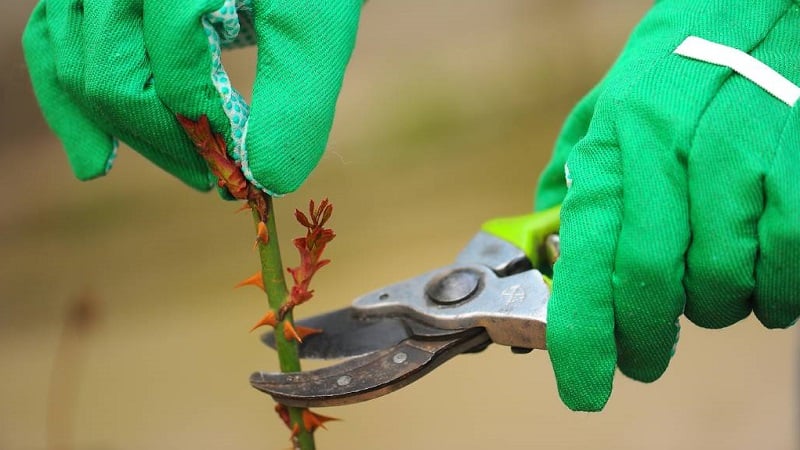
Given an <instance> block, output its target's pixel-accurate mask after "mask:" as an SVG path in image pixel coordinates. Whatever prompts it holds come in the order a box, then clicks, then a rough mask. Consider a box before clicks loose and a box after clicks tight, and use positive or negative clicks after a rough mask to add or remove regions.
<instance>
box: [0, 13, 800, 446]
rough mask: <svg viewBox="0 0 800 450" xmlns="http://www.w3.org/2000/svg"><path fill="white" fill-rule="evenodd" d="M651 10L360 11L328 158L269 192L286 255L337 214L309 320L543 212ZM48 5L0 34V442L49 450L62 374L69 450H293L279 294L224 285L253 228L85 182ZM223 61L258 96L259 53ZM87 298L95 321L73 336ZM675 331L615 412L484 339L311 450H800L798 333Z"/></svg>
mask: <svg viewBox="0 0 800 450" xmlns="http://www.w3.org/2000/svg"><path fill="white" fill-rule="evenodd" d="M648 4H649V2H647V1H643V0H641V1H629V0H625V1H623V0H619V1H607V2H593V1H589V0H571V1H566V0H562V1H544V0H504V1H497V2H487V1H475V0H462V1H456V0H439V1H422V0H405V1H402V2H400V1H387V0H372V1H370V2H369V3H368V4H367V5H366V8H365V10H364V13H363V19H362V28H361V32H360V35H359V43H358V47H357V49H356V52H355V55H354V56H353V60H352V63H351V65H350V69H349V72H348V76H347V79H346V83H345V87H344V90H343V92H342V95H341V97H340V101H339V107H338V115H337V118H336V122H335V125H334V130H333V134H332V137H331V140H330V145H329V149H328V151H327V153H326V156H325V157H324V158H323V160H322V162H321V164H320V166H319V168H318V169H317V170H316V171H315V172H314V174H313V175H312V177H311V178H310V180H309V181H308V183H307V184H306V185H305V186H304V187H303V188H302V189H301V190H300V191H299V192H297V193H296V194H293V195H290V196H288V197H286V198H283V199H280V200H278V201H277V210H278V211H277V214H278V220H279V227H280V234H281V238H282V240H283V241H284V242H283V248H284V254H285V256H284V259H285V262H286V263H287V264H289V265H292V264H294V263H295V262H296V259H295V256H294V254H293V252H292V251H291V250H292V248H291V247H290V245H289V239H291V238H292V237H294V236H295V235H297V234H298V233H300V228H299V227H298V226H295V224H294V223H293V220H292V218H291V211H292V210H293V208H295V207H303V206H304V205H305V204H306V203H307V202H308V200H309V199H311V198H314V199H320V198H322V197H326V196H327V197H329V198H330V199H331V200H332V201H333V203H334V204H335V205H336V211H335V214H334V220H333V226H334V228H335V230H336V231H337V233H338V238H337V239H336V240H335V241H334V242H333V243H332V244H331V247H330V250H329V256H330V257H331V258H332V259H333V264H331V265H330V266H329V267H327V268H326V269H324V270H323V271H322V272H321V273H320V274H319V276H318V278H317V279H316V280H315V283H314V286H315V289H316V292H317V297H316V298H315V300H314V301H313V302H312V303H311V304H309V305H308V306H304V307H302V308H300V309H299V312H298V315H300V316H303V315H310V314H314V313H317V312H321V311H324V310H329V309H333V308H339V307H342V306H344V305H346V304H348V303H349V302H350V301H351V299H352V298H353V297H355V296H356V295H358V294H360V293H363V292H365V291H367V290H372V289H375V288H377V287H379V286H381V285H384V284H387V283H391V282H394V281H397V280H401V279H404V278H407V277H410V276H413V275H416V274H418V273H420V272H422V271H426V270H429V269H432V268H434V267H437V266H439V265H443V264H447V263H449V262H450V261H451V260H452V258H453V257H454V256H455V255H456V253H457V252H458V251H459V249H460V248H461V246H462V245H464V244H465V243H466V242H467V240H468V239H469V238H470V237H471V236H472V234H473V233H474V232H475V231H476V230H477V229H478V227H479V226H480V224H481V223H482V221H484V220H486V219H488V218H491V217H495V216H502V215H515V214H521V213H525V212H528V211H529V210H530V209H531V206H532V199H533V190H534V186H535V183H536V179H537V176H538V173H539V172H540V170H541V168H542V167H543V165H544V164H545V162H546V161H547V159H548V157H549V152H550V147H551V145H552V142H553V141H554V139H555V137H556V134H557V132H558V129H559V127H560V124H561V122H562V121H563V119H564V118H565V116H566V115H567V113H568V112H569V109H570V108H571V106H572V105H573V104H574V103H575V102H576V101H577V100H578V99H579V98H580V96H581V95H583V94H584V93H585V92H586V91H588V89H589V88H590V87H591V86H592V85H593V84H594V83H595V82H596V81H597V80H598V79H599V78H600V77H601V76H602V74H603V73H604V71H605V70H606V69H607V67H608V66H609V65H610V64H611V62H612V61H613V59H614V57H615V56H616V54H617V52H618V51H619V49H620V48H621V46H622V45H623V43H624V41H625V39H626V37H627V35H628V33H629V32H630V29H631V28H632V26H633V25H634V24H635V23H636V22H637V21H638V19H639V18H640V17H641V15H642V14H643V13H644V11H645V10H646V8H647V7H648ZM33 6H34V2H33V1H32V0H23V1H16V2H6V6H5V7H4V10H5V11H6V12H5V14H3V15H2V18H0V21H2V23H3V26H2V27H0V52H1V53H2V58H3V61H5V70H4V71H2V72H0V105H2V107H1V108H0V132H1V133H2V136H3V138H2V143H0V167H2V168H3V173H4V174H3V176H2V177H1V178H0V186H2V192H3V193H4V195H3V199H2V200H0V450H39V449H45V448H46V438H45V431H46V422H47V400H48V389H49V388H48V386H49V383H50V379H51V369H52V368H53V367H54V364H57V365H56V367H59V369H58V372H56V373H55V376H54V379H55V380H61V381H62V384H68V383H67V381H64V380H63V379H62V378H61V377H62V375H63V376H64V377H68V376H69V377H73V378H71V379H73V380H75V379H80V383H79V386H78V388H77V390H76V391H75V394H76V398H75V400H74V409H73V410H72V412H70V411H69V405H68V404H65V405H61V406H60V409H58V410H57V413H58V415H59V417H57V421H56V422H57V425H58V426H61V427H62V428H63V429H66V430H70V429H71V430H72V431H73V432H74V436H73V437H72V438H70V439H71V440H73V442H74V444H75V445H74V447H69V448H74V449H77V450H90V449H91V450H127V449H131V450H142V449H154V450H155V449H195V450H199V449H282V448H287V447H288V446H289V442H288V440H287V436H288V433H287V430H286V429H285V428H284V427H283V425H282V424H281V423H280V421H279V420H278V418H277V416H275V414H274V413H273V411H272V408H273V403H272V401H271V400H270V399H269V398H267V397H266V396H264V395H263V394H261V393H259V392H257V391H255V390H253V389H252V388H251V387H250V386H249V384H248V381H247V380H248V376H249V374H250V373H251V372H252V371H254V370H258V369H265V370H275V369H276V368H277V362H276V357H275V355H274V354H273V353H272V352H271V351H270V350H268V349H266V348H265V347H263V346H262V345H261V344H260V343H259V340H258V335H257V334H255V333H254V334H250V333H248V331H247V330H248V329H249V328H250V326H251V325H252V324H253V323H254V322H255V321H256V320H257V319H258V318H259V317H261V315H262V314H263V313H264V311H265V307H266V306H265V299H264V298H263V296H262V295H260V293H259V292H258V291H256V290H252V289H251V290H248V289H244V290H239V291H234V290H233V289H232V286H233V285H234V284H236V283H237V282H238V281H239V280H241V279H242V278H244V277H246V276H248V275H250V274H251V273H253V272H254V271H255V270H256V268H257V258H256V254H255V253H254V252H253V251H252V248H251V247H252V239H253V231H252V224H251V222H250V218H249V217H248V216H247V215H246V214H241V215H235V214H233V211H234V210H235V209H236V205H234V204H232V203H225V202H223V201H220V200H219V199H218V198H217V196H216V195H215V194H213V193H212V194H201V193H197V192H194V191H192V190H190V189H189V188H186V187H184V186H183V185H182V184H180V183H179V182H178V181H176V180H175V179H173V178H171V177H170V176H169V175H167V174H165V173H162V172H160V171H159V170H157V169H156V168H155V167H152V166H150V165H149V164H148V163H147V162H146V161H145V160H144V159H143V158H141V157H140V156H139V155H137V154H135V153H134V152H132V151H130V150H128V149H126V148H123V149H122V150H121V151H120V156H119V158H118V160H117V162H116V164H115V168H114V170H113V171H112V172H111V174H110V176H108V177H106V178H105V179H101V180H97V181H93V182H90V183H80V182H78V181H76V180H75V179H73V178H72V175H71V173H70V170H69V167H68V165H67V161H66V158H65V156H64V155H63V153H62V150H61V148H60V145H59V143H58V141H57V140H56V139H55V137H54V136H53V135H52V134H51V133H50V132H49V131H48V129H47V128H46V126H45V124H44V123H43V121H42V119H41V117H40V114H39V112H38V109H37V106H36V104H35V100H34V98H33V95H32V93H31V89H30V86H29V82H28V78H27V72H26V69H25V64H24V62H23V59H22V56H21V50H20V44H19V36H20V33H21V31H22V28H23V26H24V23H25V21H26V20H27V16H28V14H29V12H30V10H31V9H32V8H33ZM226 64H227V66H228V68H229V70H230V72H231V73H232V76H233V78H234V80H236V82H237V84H238V86H240V87H241V90H242V91H248V90H249V86H250V84H251V82H252V78H253V71H254V50H252V49H249V50H237V51H234V52H232V53H229V54H228V55H227V56H226ZM251 132H252V131H251ZM84 292H89V293H90V295H91V296H92V298H93V299H94V305H95V311H94V312H95V313H96V315H97V321H96V324H95V325H96V326H94V327H93V329H92V330H90V331H91V332H89V333H85V335H84V336H83V337H82V338H80V337H76V336H75V335H74V333H73V334H72V335H70V334H69V333H67V334H66V337H64V336H65V335H64V333H62V328H63V323H64V320H63V317H64V314H65V311H66V310H67V308H68V307H69V305H70V302H72V301H73V300H74V299H75V298H76V297H77V296H80V295H83V294H82V293H84ZM683 324H684V328H683V331H682V334H681V342H680V345H679V347H678V351H677V354H676V356H675V358H674V360H673V362H672V365H671V367H670V370H669V371H668V372H667V374H666V375H665V376H664V377H663V378H662V379H661V380H660V381H659V382H657V383H655V384H653V385H644V384H641V383H637V382H633V381H631V380H628V379H626V378H624V377H622V376H621V375H620V376H618V377H617V379H616V383H615V390H614V394H613V396H612V398H611V402H610V403H609V405H608V407H607V408H606V410H605V411H604V412H603V413H601V414H586V413H573V412H570V411H568V410H567V409H566V408H565V407H564V406H563V405H562V404H561V403H560V401H559V399H558V395H557V393H556V389H555V383H554V379H553V375H552V372H551V368H550V363H549V360H548V358H547V355H546V354H544V353H542V352H535V353H533V354H530V355H527V356H518V355H512V354H511V353H510V352H509V351H508V349H505V348H500V347H497V348H494V347H493V348H490V349H489V350H487V351H486V352H484V353H483V354H480V355H477V356H475V355H467V356H463V357H459V358H457V359H455V360H453V361H451V362H450V363H448V364H446V365H445V366H443V367H441V368H440V369H438V370H436V371H435V372H434V373H433V374H431V375H430V376H428V377H427V378H425V379H424V380H423V381H421V382H418V383H416V384H413V385H411V386H410V387H408V388H406V389H404V390H402V391H399V392H397V393H394V394H392V395H389V396H387V397H383V398H381V399H378V400H375V401H372V402H369V403H366V404H361V405H356V406H349V407H339V408H329V409H325V410H322V411H321V412H322V413H323V414H328V415H332V416H336V417H340V418H342V419H343V421H341V422H333V423H330V424H329V426H328V428H329V431H321V432H319V433H318V434H317V435H318V438H317V442H318V446H319V448H320V449H354V448H358V449H360V448H365V449H384V450H390V449H409V448H413V449H431V450H438V449H443V448H461V449H485V448H506V449H516V448H589V449H597V450H599V449H642V448H648V449H674V448H688V449H717V448H719V449H752V448H763V449H793V448H795V449H796V448H798V442H799V438H798V433H799V432H798V423H800V419H799V417H798V410H797V409H798V367H799V366H800V365H799V364H798V342H800V340H798V338H799V337H800V335H798V330H797V328H796V327H795V329H794V330H792V331H789V332H775V331H768V330H765V329H763V328H761V327H760V325H759V324H758V323H757V321H756V320H755V319H754V318H752V317H751V318H749V319H747V320H745V321H743V322H742V323H739V324H737V325H736V326H734V327H732V328H729V329H725V330H717V331H708V330H702V329H699V328H697V327H695V326H694V325H692V324H691V323H689V322H688V321H686V320H683ZM65 339H67V340H69V342H68V344H67V347H69V348H71V350H69V352H71V353H69V354H70V355H72V356H73V361H77V362H76V363H68V364H66V366H64V363H57V362H56V351H57V349H58V348H59V346H62V348H63V346H64V345H65V344H64V340H65ZM70 339H71V340H70ZM80 361H82V363H81V362H80ZM70 364H71V365H70ZM65 367H66V368H65ZM62 371H63V373H62ZM76 374H77V375H82V376H81V377H79V378H75V376H76ZM56 401H59V400H56ZM70 417H71V418H70ZM69 420H72V425H70V424H69V422H68V421H69ZM66 437H69V436H66ZM63 448H67V447H63Z"/></svg>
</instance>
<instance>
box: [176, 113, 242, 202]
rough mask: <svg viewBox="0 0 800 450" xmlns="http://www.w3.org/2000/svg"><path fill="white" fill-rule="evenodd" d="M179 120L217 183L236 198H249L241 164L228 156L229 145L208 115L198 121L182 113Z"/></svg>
mask: <svg viewBox="0 0 800 450" xmlns="http://www.w3.org/2000/svg"><path fill="white" fill-rule="evenodd" d="M177 116H178V122H179V123H180V124H181V126H182V127H183V129H184V131H186V134H187V135H188V136H189V139H191V140H192V143H194V146H195V148H196V149H197V153H199V154H200V156H202V157H203V159H204V160H205V161H206V163H207V164H208V169H209V170H211V173H213V174H214V176H215V177H217V183H218V184H219V186H220V187H221V188H225V189H227V190H228V192H230V194H231V195H232V196H233V197H234V198H238V199H241V200H245V199H247V191H248V190H249V183H248V182H247V179H246V178H245V177H244V174H243V173H242V169H241V168H240V167H239V165H238V164H237V163H236V162H235V161H234V160H233V159H232V158H231V157H230V156H228V146H227V144H225V139H224V138H223V137H222V135H221V134H219V133H215V132H213V131H212V130H211V124H210V123H209V122H208V117H207V116H206V115H205V114H204V115H202V116H200V118H199V119H197V121H194V120H192V119H189V118H188V117H184V116H182V115H180V114H178V115H177Z"/></svg>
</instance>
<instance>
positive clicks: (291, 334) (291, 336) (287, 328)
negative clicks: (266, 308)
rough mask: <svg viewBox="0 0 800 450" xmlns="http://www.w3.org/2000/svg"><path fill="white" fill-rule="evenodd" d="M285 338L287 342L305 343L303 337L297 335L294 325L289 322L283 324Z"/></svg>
mask: <svg viewBox="0 0 800 450" xmlns="http://www.w3.org/2000/svg"><path fill="white" fill-rule="evenodd" d="M273 316H274V313H273ZM283 336H284V337H285V338H286V340H287V341H291V340H295V341H297V342H303V338H302V336H300V334H298V333H297V330H295V329H294V325H292V323H291V322H289V321H288V320H287V321H285V322H283Z"/></svg>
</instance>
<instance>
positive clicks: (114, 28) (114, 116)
mask: <svg viewBox="0 0 800 450" xmlns="http://www.w3.org/2000/svg"><path fill="white" fill-rule="evenodd" d="M361 3H362V0H309V1H302V2H301V1H297V0H271V1H268V0H186V1H183V2H180V3H175V2H169V1H163V0H41V1H40V3H39V4H38V5H37V6H36V9H35V10H34V11H33V14H32V16H31V19H30V22H29V23H28V26H27V28H26V30H25V33H24V35H23V46H24V49H25V57H26V60H27V63H28V66H29V69H30V75H31V81H32V83H33V87H34V91H35V93H36V97H37V99H38V100H39V103H40V105H41V107H42V111H43V113H44V117H45V119H46V120H47V122H48V124H49V125H50V127H51V128H52V129H53V130H54V131H55V133H56V134H57V135H58V137H59V138H60V139H61V141H62V143H63V144H64V147H65V149H66V152H67V156H68V158H69V161H70V165H71V166H72V169H73V171H74V172H75V175H76V176H77V177H78V178H80V179H83V180H86V179H91V178H95V177H98V176H102V175H105V174H106V173H107V172H108V170H109V169H110V168H111V164H112V163H113V160H114V156H115V153H116V147H117V145H116V139H120V140H122V141H123V142H125V143H127V144H129V145H130V146H131V147H133V148H134V149H136V150H137V151H138V152H140V153H141V154H142V155H144V156H145V157H147V158H148V159H150V160H151V161H152V162H153V163H155V164H157V165H158V166H159V167H161V168H163V169H164V170H166V171H168V172H170V173H172V174H173V175H175V176H177V177H178V178H180V179H181V180H183V181H184V182H185V183H187V184H188V185H190V186H192V187H194V188H197V189H204V190H205V189H209V188H210V187H211V186H212V185H213V184H214V181H215V180H214V179H213V177H212V176H211V174H210V173H209V171H208V169H207V167H206V164H205V162H204V161H203V160H202V159H201V158H200V156H198V154H197V153H196V151H195V150H194V148H193V146H192V143H191V141H190V140H189V139H188V138H187V137H186V135H185V134H184V131H183V129H182V128H181V127H180V125H179V124H178V122H177V120H176V118H175V116H176V114H181V115H183V116H186V117H189V118H192V119H197V118H198V117H199V116H201V115H204V114H205V115H207V116H208V117H209V120H210V122H211V125H212V127H213V128H214V129H215V130H216V131H218V132H220V133H222V135H223V136H225V137H226V140H227V144H228V149H229V152H230V154H231V156H233V157H234V158H235V159H236V160H238V161H240V162H241V165H242V169H243V172H244V173H245V176H246V177H247V178H248V179H249V180H250V181H252V182H254V183H255V184H256V185H257V186H258V187H260V188H262V189H264V190H266V191H267V192H269V193H273V194H282V193H286V192H291V191H293V190H295V189H296V188H297V187H298V186H299V185H300V184H301V183H302V182H303V181H304V180H305V178H306V177H307V176H308V174H309V172H311V170H312V169H313V168H314V167H315V165H316V164H317V162H318V161H319V158H320V156H321V154H322V152H323V150H324V148H325V145H326V142H327V138H328V133H329V131H330V128H331V124H332V120H333V112H334V107H335V103H336V98H337V96H338V94H339V89H340V87H341V84H342V77H343V74H344V69H345V66H346V64H347V62H348V60H349V58H350V54H351V52H352V49H353V45H354V41H355V36H356V29H357V24H358V18H359V13H360V8H361ZM237 11H238V13H237ZM252 41H255V42H256V43H257V44H258V63H257V76H256V80H255V86H254V89H253V100H252V109H249V108H248V105H247V104H246V103H245V102H244V100H243V99H242V97H241V96H240V95H239V94H238V93H237V92H236V91H235V90H234V89H233V88H232V87H231V84H230V81H229V79H228V77H227V74H226V73H225V70H224V68H223V67H222V64H221V62H220V48H221V47H225V46H235V45H241V44H247V43H248V42H252Z"/></svg>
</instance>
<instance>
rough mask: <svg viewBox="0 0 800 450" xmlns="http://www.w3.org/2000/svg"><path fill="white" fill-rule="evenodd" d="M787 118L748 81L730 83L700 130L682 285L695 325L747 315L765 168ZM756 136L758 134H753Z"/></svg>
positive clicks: (691, 167) (692, 162) (722, 323)
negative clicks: (690, 230)
mask: <svg viewBox="0 0 800 450" xmlns="http://www.w3.org/2000/svg"><path fill="white" fill-rule="evenodd" d="M742 98H747V99H748V104H747V105H746V106H745V105H742V103H741V99H742ZM754 111H758V113H757V114H755V113H754ZM789 112H790V109H789V107H788V106H787V105H785V104H784V103H782V102H780V101H778V100H777V99H775V98H773V97H772V96H770V95H769V94H767V93H766V92H763V90H762V89H761V88H759V87H758V86H756V85H755V84H753V83H752V82H751V81H749V80H747V79H745V78H743V77H733V78H732V79H731V80H729V81H728V82H726V84H725V85H724V86H722V88H721V89H720V93H719V95H718V96H717V97H716V99H715V100H714V102H712V104H711V105H709V107H708V108H707V111H706V113H705V116H704V117H703V120H702V121H701V122H700V123H699V125H698V129H697V133H696V138H695V142H694V145H693V146H692V151H691V153H690V155H689V160H688V171H689V172H688V179H689V194H690V203H691V205H692V215H691V222H692V233H693V236H692V244H691V247H690V248H689V252H688V254H687V266H688V267H687V273H686V279H685V281H684V284H685V286H686V292H687V295H688V299H687V304H686V310H685V314H686V317H687V318H689V319H690V320H691V321H692V322H694V323H696V324H697V325H700V326H702V327H707V328H722V327H726V326H728V325H731V324H733V323H735V322H737V321H739V320H741V319H743V318H745V317H747V316H748V315H749V314H750V310H751V298H752V295H753V293H754V289H755V286H756V281H755V278H754V273H755V264H756V260H757V258H758V253H759V242H758V236H759V231H758V222H759V219H760V217H761V215H762V211H763V210H764V189H763V181H764V180H763V174H764V167H765V165H766V164H768V160H769V159H771V154H772V152H774V149H775V147H776V146H777V145H778V142H777V141H778V139H779V137H780V134H781V129H782V128H783V126H784V124H785V123H786V121H785V119H784V120H774V119H775V118H777V117H787V116H788V114H789ZM754 129H757V130H759V133H752V132H749V131H748V130H754ZM731 130H741V132H740V133H731ZM721 150H722V151H721Z"/></svg>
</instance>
